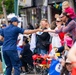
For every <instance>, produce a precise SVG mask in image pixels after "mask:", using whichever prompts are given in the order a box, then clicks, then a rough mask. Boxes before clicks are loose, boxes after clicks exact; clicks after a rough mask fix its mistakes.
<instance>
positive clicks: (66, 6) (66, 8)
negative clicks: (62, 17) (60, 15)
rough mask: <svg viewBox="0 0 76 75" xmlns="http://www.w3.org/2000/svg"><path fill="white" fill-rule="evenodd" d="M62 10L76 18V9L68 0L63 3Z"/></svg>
mask: <svg viewBox="0 0 76 75" xmlns="http://www.w3.org/2000/svg"><path fill="white" fill-rule="evenodd" d="M62 12H65V13H67V15H68V16H69V17H70V18H72V19H75V18H76V14H75V12H74V9H73V8H71V7H70V5H69V2H68V1H64V2H63V3H62Z"/></svg>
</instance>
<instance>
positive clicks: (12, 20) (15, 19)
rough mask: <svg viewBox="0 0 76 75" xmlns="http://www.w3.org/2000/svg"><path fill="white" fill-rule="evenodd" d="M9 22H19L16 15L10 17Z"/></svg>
mask: <svg viewBox="0 0 76 75" xmlns="http://www.w3.org/2000/svg"><path fill="white" fill-rule="evenodd" d="M10 21H11V22H18V23H19V22H20V21H19V20H18V19H17V18H16V17H13V18H11V20H10Z"/></svg>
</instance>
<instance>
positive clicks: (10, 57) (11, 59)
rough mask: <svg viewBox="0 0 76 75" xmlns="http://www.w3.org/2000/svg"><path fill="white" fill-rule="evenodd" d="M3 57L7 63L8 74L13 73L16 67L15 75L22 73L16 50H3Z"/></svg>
mask: <svg viewBox="0 0 76 75" xmlns="http://www.w3.org/2000/svg"><path fill="white" fill-rule="evenodd" d="M3 57H4V61H5V64H6V66H7V67H6V75H12V74H11V71H12V68H13V67H14V75H20V65H21V63H20V59H19V56H18V52H17V51H16V50H7V51H3Z"/></svg>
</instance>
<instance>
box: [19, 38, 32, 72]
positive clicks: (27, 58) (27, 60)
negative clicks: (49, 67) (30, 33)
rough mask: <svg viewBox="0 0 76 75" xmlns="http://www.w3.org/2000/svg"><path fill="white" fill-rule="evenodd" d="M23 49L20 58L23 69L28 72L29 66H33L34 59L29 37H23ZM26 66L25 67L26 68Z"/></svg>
mask: <svg viewBox="0 0 76 75" xmlns="http://www.w3.org/2000/svg"><path fill="white" fill-rule="evenodd" d="M23 45H24V46H23V50H22V51H21V53H20V58H21V61H22V70H23V71H25V70H26V72H28V66H27V64H29V65H30V66H31V67H32V68H33V59H32V52H31V50H30V45H29V43H28V38H27V37H25V36H24V37H23ZM24 67H25V69H24Z"/></svg>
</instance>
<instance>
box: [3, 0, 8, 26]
mask: <svg viewBox="0 0 76 75" xmlns="http://www.w3.org/2000/svg"><path fill="white" fill-rule="evenodd" d="M2 8H3V13H4V18H5V21H6V25H8V19H7V14H6V9H5V6H4V0H3V1H2Z"/></svg>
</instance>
